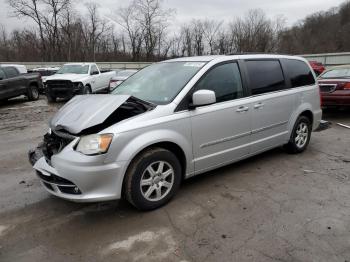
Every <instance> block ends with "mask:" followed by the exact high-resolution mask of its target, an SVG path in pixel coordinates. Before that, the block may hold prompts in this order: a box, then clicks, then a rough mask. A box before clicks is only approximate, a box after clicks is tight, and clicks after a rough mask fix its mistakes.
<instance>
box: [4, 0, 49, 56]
mask: <svg viewBox="0 0 350 262" xmlns="http://www.w3.org/2000/svg"><path fill="white" fill-rule="evenodd" d="M8 4H9V5H10V7H12V9H13V14H14V15H15V16H17V17H19V18H22V17H25V18H29V19H31V20H32V21H34V22H35V23H36V24H37V26H38V29H39V35H40V40H41V48H42V51H43V53H44V57H43V58H45V54H47V48H46V43H45V34H44V22H43V20H44V15H43V9H42V7H41V3H40V0H8Z"/></svg>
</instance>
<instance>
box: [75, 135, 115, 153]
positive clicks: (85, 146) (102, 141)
mask: <svg viewBox="0 0 350 262" xmlns="http://www.w3.org/2000/svg"><path fill="white" fill-rule="evenodd" d="M112 139H113V134H103V135H97V134H96V135H88V136H83V137H81V138H80V140H79V143H78V146H77V148H76V151H78V152H80V153H83V154H84V155H98V154H103V153H106V152H107V151H108V148H109V146H110V144H111V142H112Z"/></svg>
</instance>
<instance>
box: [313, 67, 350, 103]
mask: <svg viewBox="0 0 350 262" xmlns="http://www.w3.org/2000/svg"><path fill="white" fill-rule="evenodd" d="M318 83H319V86H320V91H321V98H322V105H323V106H350V66H339V67H334V68H331V69H329V70H327V71H325V72H324V73H323V74H321V75H320V76H319V78H318Z"/></svg>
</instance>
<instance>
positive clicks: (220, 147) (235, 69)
mask: <svg viewBox="0 0 350 262" xmlns="http://www.w3.org/2000/svg"><path fill="white" fill-rule="evenodd" d="M112 94H113V95H92V96H77V97H75V98H73V99H72V100H70V102H69V103H67V104H66V105H65V106H63V107H62V108H61V109H60V111H59V112H58V113H57V114H56V115H55V116H54V117H53V118H52V120H51V122H50V128H51V129H50V131H49V133H48V134H46V135H45V137H44V142H43V144H41V145H40V147H39V148H38V150H41V151H42V152H43V153H42V154H41V155H40V154H38V157H36V155H37V154H36V151H32V152H30V155H29V157H30V160H31V163H32V164H34V168H35V169H36V171H37V172H38V176H39V178H40V179H41V181H42V183H43V185H44V186H45V188H46V189H47V190H48V191H49V192H50V193H52V194H54V195H56V196H59V197H62V198H65V199H69V200H73V201H90V202H92V201H102V200H111V199H119V198H120V197H121V196H122V193H124V194H125V197H126V199H128V200H129V202H130V203H131V204H133V205H134V206H136V207H137V208H139V209H142V210H150V209H154V208H157V207H160V206H161V205H164V204H165V203H167V202H168V201H169V200H170V199H171V198H172V196H174V194H175V193H176V191H177V190H178V188H179V186H180V183H181V180H182V179H185V178H188V177H191V176H194V175H198V174H201V173H204V172H207V171H210V170H213V169H216V168H218V167H221V166H224V165H228V164H230V163H233V162H237V161H239V160H242V159H244V158H248V157H250V156H252V155H256V154H259V153H261V152H264V151H267V150H270V149H272V148H274V147H279V146H281V145H284V147H285V148H286V150H287V151H288V152H290V153H301V152H303V151H304V150H305V149H306V148H307V146H308V143H309V141H310V138H311V132H312V130H315V129H316V128H317V127H318V126H319V123H320V120H321V115H322V110H321V109H320V96H319V88H318V85H317V83H316V81H315V77H314V74H313V72H312V69H311V67H310V66H309V65H308V63H307V61H306V60H305V59H302V58H297V57H291V56H278V55H237V56H209V57H186V58H179V59H174V60H169V61H165V62H161V63H156V64H152V65H151V66H148V67H146V68H144V69H142V70H141V71H140V72H138V73H137V74H135V75H133V76H132V77H130V78H128V79H127V80H126V81H125V82H124V83H123V84H121V85H120V86H119V87H118V88H116V89H115V90H114V91H113V93H112ZM42 155H44V157H42Z"/></svg>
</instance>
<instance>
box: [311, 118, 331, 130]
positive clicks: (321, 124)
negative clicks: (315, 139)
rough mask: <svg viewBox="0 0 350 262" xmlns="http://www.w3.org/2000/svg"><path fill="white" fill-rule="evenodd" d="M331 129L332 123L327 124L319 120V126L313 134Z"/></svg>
mask: <svg viewBox="0 0 350 262" xmlns="http://www.w3.org/2000/svg"><path fill="white" fill-rule="evenodd" d="M331 127H332V123H331V122H328V121H325V120H321V121H320V125H319V126H318V128H317V129H316V130H315V132H321V131H324V130H327V129H329V128H331Z"/></svg>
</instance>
